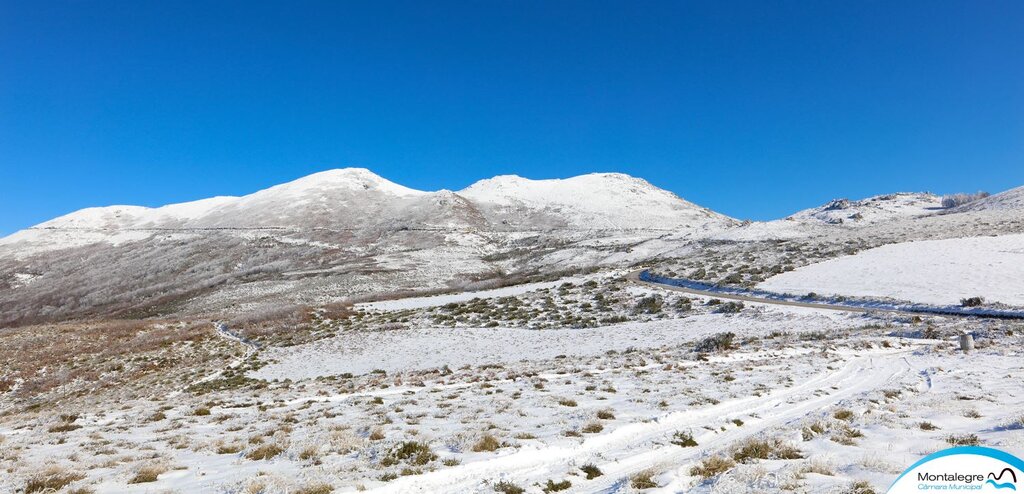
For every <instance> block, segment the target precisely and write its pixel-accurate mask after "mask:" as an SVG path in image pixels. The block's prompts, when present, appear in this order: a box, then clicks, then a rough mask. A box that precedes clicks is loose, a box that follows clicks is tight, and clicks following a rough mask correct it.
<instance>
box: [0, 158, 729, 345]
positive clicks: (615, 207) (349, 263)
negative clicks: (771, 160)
mask: <svg viewBox="0 0 1024 494" xmlns="http://www.w3.org/2000/svg"><path fill="white" fill-rule="evenodd" d="M735 224H737V222H736V221H735V220H733V219H731V218H728V217H725V216H723V215H720V214H717V213H713V212H711V211H709V210H706V209H704V208H701V207H699V206H696V205H694V204H692V203H689V202H687V201H685V200H683V199H681V198H679V197H677V196H675V195H674V194H672V193H670V192H666V191H664V190H661V189H658V188H657V187H654V186H653V185H651V184H649V183H647V182H646V181H643V180H640V179H636V178H632V177H629V176H626V175H621V174H591V175H583V176H580V177H574V178H569V179H565V180H529V179H525V178H521V177H507V176H506V177H496V178H494V179H489V180H483V181H480V182H478V183H476V184H474V185H472V186H470V187H468V188H467V189H465V190H463V191H459V192H452V191H447V190H442V191H436V192H428V191H419V190H414V189H410V188H407V187H404V186H401V185H398V184H396V183H393V182H390V181H388V180H386V179H384V178H382V177H379V176H377V175H375V174H373V173H372V172H370V171H369V170H366V169H360V168H348V169H341V170H330V171H326V172H321V173H317V174H313V175H310V176H308V177H304V178H300V179H298V180H295V181H292V182H289V183H286V184H282V185H278V186H275V187H271V188H269V189H266V190H262V191H259V192H255V193H252V194H249V195H246V196H242V197H217V198H212V199H206V200H202V201H195V202H188V203H182V204H172V205H168V206H163V207H159V208H145V207H138V206H110V207H104V208H89V209H84V210H81V211H77V212H74V213H71V214H68V215H65V216H62V217H59V218H56V219H53V220H50V221H47V222H45V223H42V224H40V225H37V226H36V227H33V228H30V229H27V230H23V231H21V232H17V233H15V234H13V235H10V236H8V237H6V238H3V239H0V302H4V303H6V304H10V305H9V306H10V307H12V308H13V309H12V310H11V311H5V314H4V315H3V316H0V325H2V324H11V323H13V322H15V321H25V320H52V319H55V318H56V319H59V318H63V317H72V316H111V315H116V316H152V315H163V314H180V313H197V314H205V313H219V312H221V311H225V310H228V311H233V312H244V311H253V310H258V309H263V308H266V307H267V306H268V305H279V304H321V303H327V302H331V301H336V300H338V299H340V298H343V297H347V296H358V295H367V294H374V293H377V294H379V293H386V292H394V291H401V290H412V289H418V290H423V289H436V288H449V287H452V286H456V285H459V284H464V283H466V282H467V280H469V281H472V280H487V279H492V280H497V279H503V278H507V277H509V276H520V277H521V276H532V275H538V274H543V273H551V272H554V271H561V270H566V269H582V268H586V267H588V266H594V265H600V264H603V263H606V262H609V260H610V259H615V260H616V261H618V260H621V259H622V258H623V257H622V256H623V254H624V253H628V252H629V251H630V249H631V247H632V246H634V245H636V244H638V243H641V242H643V241H645V240H648V239H651V238H656V237H658V236H662V235H665V234H666V232H671V233H673V234H677V235H682V236H688V235H693V234H696V233H698V232H703V231H715V230H718V229H722V228H728V227H730V226H732V225H735ZM602 239H603V240H602ZM645 255H646V254H644V253H643V252H640V251H638V252H636V253H634V254H631V256H632V259H633V260H634V261H635V260H639V259H642V258H644V256H645Z"/></svg>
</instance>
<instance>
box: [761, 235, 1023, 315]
mask: <svg viewBox="0 0 1024 494" xmlns="http://www.w3.org/2000/svg"><path fill="white" fill-rule="evenodd" d="M1021 280H1024V235H1002V236H998V237H967V238H952V239H945V240H926V241H918V242H904V243H898V244H892V245H885V246H882V247H878V248H875V249H870V250H866V251H864V252H861V253H858V254H856V255H852V256H846V257H840V258H837V259H832V260H828V261H825V262H821V263H817V264H811V265H809V266H804V267H802V268H798V269H796V270H795V271H791V272H788V273H782V274H780V275H777V276H773V277H771V278H768V279H767V280H766V281H765V282H764V283H761V284H760V285H759V288H764V289H767V290H772V291H778V292H786V293H795V294H805V293H809V292H815V293H819V294H823V295H848V296H849V295H853V296H875V297H877V296H882V297H891V298H895V299H899V300H907V301H911V302H919V303H928V304H940V305H955V304H958V303H959V301H960V299H962V298H967V297H975V296H981V297H984V298H985V299H986V300H988V301H991V302H1002V303H1005V304H1011V305H1017V306H1024V283H1022V281H1021Z"/></svg>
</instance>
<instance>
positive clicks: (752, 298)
mask: <svg viewBox="0 0 1024 494" xmlns="http://www.w3.org/2000/svg"><path fill="white" fill-rule="evenodd" d="M646 271H647V270H645V269H640V270H637V271H633V272H631V273H629V274H627V275H626V279H627V280H628V281H631V282H633V283H636V284H639V285H645V286H649V287H655V288H661V289H665V290H673V291H677V292H683V293H689V294H693V295H701V296H704V297H714V298H723V299H729V300H740V301H744V302H753V303H758V304H773V305H788V306H791V307H809V308H812V309H825V310H840V311H845V312H857V313H869V312H890V313H896V314H906V315H919V316H920V315H926V316H942V317H983V318H995V319H1015V320H1021V319H1024V312H1021V311H1019V310H1016V311H1015V310H1001V309H988V308H983V309H980V310H978V309H977V308H968V309H959V308H944V307H931V306H926V305H924V304H908V307H906V308H898V307H884V306H872V307H859V306H856V305H844V304H832V303H829V302H824V301H822V302H805V301H801V300H787V299H778V298H770V297H760V296H757V295H753V294H751V295H745V294H741V293H733V292H723V291H716V290H701V289H697V288H692V287H684V286H679V285H675V284H671V283H661V282H658V281H652V280H644V279H642V278H641V273H644V272H646Z"/></svg>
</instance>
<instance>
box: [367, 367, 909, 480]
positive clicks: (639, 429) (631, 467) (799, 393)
mask: <svg viewBox="0 0 1024 494" xmlns="http://www.w3.org/2000/svg"><path fill="white" fill-rule="evenodd" d="M911 351H912V350H908V349H903V350H894V351H873V352H870V353H864V354H861V355H857V356H853V357H851V358H849V359H848V360H847V361H846V362H845V364H844V365H843V366H842V367H841V368H839V369H837V370H830V371H826V372H822V373H820V374H818V375H816V376H814V377H813V378H811V379H808V380H805V381H804V382H802V383H800V384H797V385H795V386H792V387H788V388H782V389H778V390H775V391H773V392H771V393H770V394H768V395H766V396H750V397H745V398H739V399H736V400H730V401H728V402H724V403H720V404H718V405H713V406H710V407H706V408H701V409H697V410H681V411H675V412H669V413H666V414H664V415H661V416H660V417H658V418H657V419H655V420H653V421H649V422H642V423H633V424H629V425H623V426H620V427H617V428H615V429H613V430H611V431H609V432H607V433H604V434H599V435H596V436H592V437H589V438H588V439H586V440H585V441H583V442H582V443H581V444H578V445H575V446H540V447H524V448H522V449H520V450H518V451H516V452H513V453H510V454H506V455H502V456H497V457H494V458H490V459H487V460H482V461H477V462H472V463H467V464H464V465H460V466H456V467H452V468H446V469H444V470H439V471H435V472H429V473H426V474H423V475H416V476H410V477H402V478H399V479H397V480H395V481H392V482H390V483H389V484H388V485H386V486H382V487H380V488H379V489H376V490H374V492H381V493H425V492H431V493H434V492H453V493H454V492H476V491H478V490H480V489H482V488H484V484H483V482H484V481H485V480H492V481H497V480H501V479H508V480H513V481H515V482H517V483H525V482H529V483H532V482H539V481H543V479H546V478H552V479H560V478H564V477H565V473H566V472H567V471H569V470H571V469H573V467H578V466H580V465H583V464H585V463H595V464H596V465H597V466H598V467H599V468H600V469H601V470H602V471H603V472H604V475H603V476H601V477H598V478H597V479H594V480H589V481H587V480H583V479H582V477H574V478H573V480H572V482H573V486H572V488H571V489H570V490H568V491H566V492H607V493H612V492H618V491H619V489H621V488H622V487H623V486H625V485H626V484H628V481H625V482H624V480H625V479H628V478H629V476H630V475H632V474H635V473H637V472H640V471H642V470H644V469H647V468H650V467H652V466H659V465H670V466H671V467H672V468H682V469H688V468H689V466H690V465H691V464H693V462H695V461H696V460H697V459H698V458H700V457H701V456H702V455H703V454H705V453H706V452H708V451H716V450H720V449H722V448H725V447H727V446H728V445H730V444H733V443H735V442H736V441H740V440H742V439H745V438H748V437H752V436H755V435H757V434H759V433H761V432H763V431H765V430H768V429H770V428H774V427H778V426H783V425H786V424H790V423H794V422H797V421H799V420H802V419H803V418H805V417H807V416H808V415H810V414H811V413H813V412H814V411H815V410H820V409H822V408H828V407H831V406H835V405H837V404H839V403H841V402H843V401H844V400H848V399H850V398H853V397H855V396H857V395H860V394H863V393H867V392H870V391H873V390H876V389H880V388H883V387H885V386H887V385H889V383H891V382H892V381H894V380H896V379H897V378H899V377H900V376H902V375H904V374H906V373H907V372H908V371H910V370H912V367H911V364H910V363H909V362H908V361H907V360H905V359H904V358H902V357H904V356H905V355H907V354H909V353H910V352H911ZM740 417H742V419H743V420H744V422H745V423H744V425H743V426H737V427H732V426H730V427H729V428H728V429H727V430H726V431H718V432H715V431H709V430H707V429H704V426H711V427H712V428H713V429H716V430H717V429H718V428H719V427H720V426H721V425H722V424H723V423H725V422H726V421H727V420H729V419H731V418H740ZM678 430H689V431H691V432H693V434H694V439H695V440H696V441H697V443H698V444H699V446H698V447H692V448H683V447H679V446H676V445H672V444H668V438H669V437H670V436H671V434H672V433H674V432H675V431H678ZM683 481H685V479H683V480H680V481H679V482H683ZM667 487H668V486H667ZM685 487H686V486H683V485H679V486H675V487H674V488H675V489H676V490H681V489H685ZM670 490H671V489H670Z"/></svg>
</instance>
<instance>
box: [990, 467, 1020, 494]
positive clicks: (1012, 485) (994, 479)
mask: <svg viewBox="0 0 1024 494" xmlns="http://www.w3.org/2000/svg"><path fill="white" fill-rule="evenodd" d="M1005 474H1009V475H1008V477H1009V478H1008V479H1007V481H1006V482H998V481H1001V480H1003V475H1005ZM1010 479H1013V480H1012V482H1011V481H1010ZM985 483H986V484H990V485H992V486H993V487H995V488H996V489H1010V490H1011V491H1015V490H1017V472H1014V471H1013V469H1012V468H1004V469H1002V471H1000V472H999V475H996V474H995V472H989V473H988V480H987V481H985Z"/></svg>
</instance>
